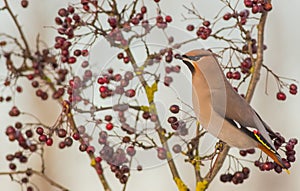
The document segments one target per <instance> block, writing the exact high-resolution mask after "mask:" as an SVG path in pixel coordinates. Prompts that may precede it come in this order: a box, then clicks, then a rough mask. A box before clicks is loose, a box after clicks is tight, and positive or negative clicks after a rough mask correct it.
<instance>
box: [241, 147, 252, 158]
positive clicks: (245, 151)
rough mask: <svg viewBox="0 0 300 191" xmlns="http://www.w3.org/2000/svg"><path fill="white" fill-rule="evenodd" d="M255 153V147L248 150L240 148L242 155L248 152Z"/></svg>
mask: <svg viewBox="0 0 300 191" xmlns="http://www.w3.org/2000/svg"><path fill="white" fill-rule="evenodd" d="M254 153H255V149H253V148H252V149H247V150H240V155H241V156H243V157H244V156H246V155H247V154H254Z"/></svg>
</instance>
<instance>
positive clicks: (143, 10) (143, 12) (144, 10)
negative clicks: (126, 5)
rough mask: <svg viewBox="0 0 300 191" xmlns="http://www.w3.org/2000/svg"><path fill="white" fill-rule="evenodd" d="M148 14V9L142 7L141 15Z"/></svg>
mask: <svg viewBox="0 0 300 191" xmlns="http://www.w3.org/2000/svg"><path fill="white" fill-rule="evenodd" d="M146 12H147V7H146V6H142V7H141V13H142V14H145V13H146Z"/></svg>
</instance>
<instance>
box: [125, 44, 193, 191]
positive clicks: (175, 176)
mask: <svg viewBox="0 0 300 191" xmlns="http://www.w3.org/2000/svg"><path fill="white" fill-rule="evenodd" d="M125 52H126V54H127V55H128V56H129V58H130V61H131V65H132V67H133V69H134V71H135V73H136V75H137V76H138V79H139V81H140V83H141V84H142V85H143V87H144V89H145V91H146V93H147V98H148V102H149V108H150V109H151V111H150V112H151V113H154V114H157V111H156V105H155V102H154V99H153V97H152V99H151V98H150V97H149V95H148V92H147V90H148V89H149V88H150V86H149V85H148V83H147V81H146V80H145V78H144V77H143V75H141V71H140V68H139V67H138V65H137V64H136V61H135V59H134V57H133V55H132V52H131V50H130V49H129V48H126V49H125ZM154 83H157V82H154ZM152 96H154V92H152ZM155 127H156V130H157V133H158V136H159V139H160V142H161V144H162V145H163V147H164V149H166V152H167V161H168V165H169V168H170V170H171V173H172V176H173V179H174V180H175V181H176V183H177V186H178V189H179V190H180V191H185V190H188V188H187V187H186V186H185V185H184V184H183V185H181V186H179V185H178V182H177V180H179V181H181V179H180V176H179V173H178V171H177V168H176V165H175V162H174V160H173V159H172V155H171V152H170V149H169V146H168V143H167V140H168V139H167V137H166V136H165V131H164V129H163V128H162V126H161V124H160V121H159V119H158V120H157V122H155ZM180 183H182V181H181V182H180Z"/></svg>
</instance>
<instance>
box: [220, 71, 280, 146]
mask: <svg viewBox="0 0 300 191" xmlns="http://www.w3.org/2000/svg"><path fill="white" fill-rule="evenodd" d="M224 80H226V79H225V76H224ZM225 86H226V95H227V103H226V106H227V107H226V112H225V118H227V119H232V120H234V121H235V122H236V123H238V124H239V125H240V126H241V127H243V128H247V127H248V128H254V129H256V130H257V131H258V132H259V134H260V140H258V141H260V142H261V141H262V142H265V144H267V146H268V147H271V148H272V150H275V146H274V145H273V142H272V140H271V138H270V135H269V133H271V134H273V131H272V130H271V128H270V127H269V126H268V125H267V124H266V123H265V122H264V121H263V120H262V119H261V117H260V116H259V115H258V114H257V113H256V112H255V110H254V109H253V108H252V107H251V106H250V105H249V104H248V103H247V102H246V100H245V99H244V98H242V97H241V96H240V95H239V94H238V93H237V92H236V91H235V90H234V89H233V88H232V86H231V85H230V83H229V82H228V81H227V80H226V81H225ZM255 138H256V139H258V137H255Z"/></svg>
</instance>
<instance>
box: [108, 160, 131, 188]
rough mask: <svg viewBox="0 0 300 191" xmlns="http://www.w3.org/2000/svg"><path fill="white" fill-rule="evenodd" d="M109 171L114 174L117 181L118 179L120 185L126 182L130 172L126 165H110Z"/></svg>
mask: <svg viewBox="0 0 300 191" xmlns="http://www.w3.org/2000/svg"><path fill="white" fill-rule="evenodd" d="M110 170H111V171H112V172H113V173H115V176H116V178H117V179H119V181H120V183H121V184H125V183H126V182H127V180H128V173H129V171H130V169H129V167H128V166H127V165H122V166H116V165H110Z"/></svg>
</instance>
